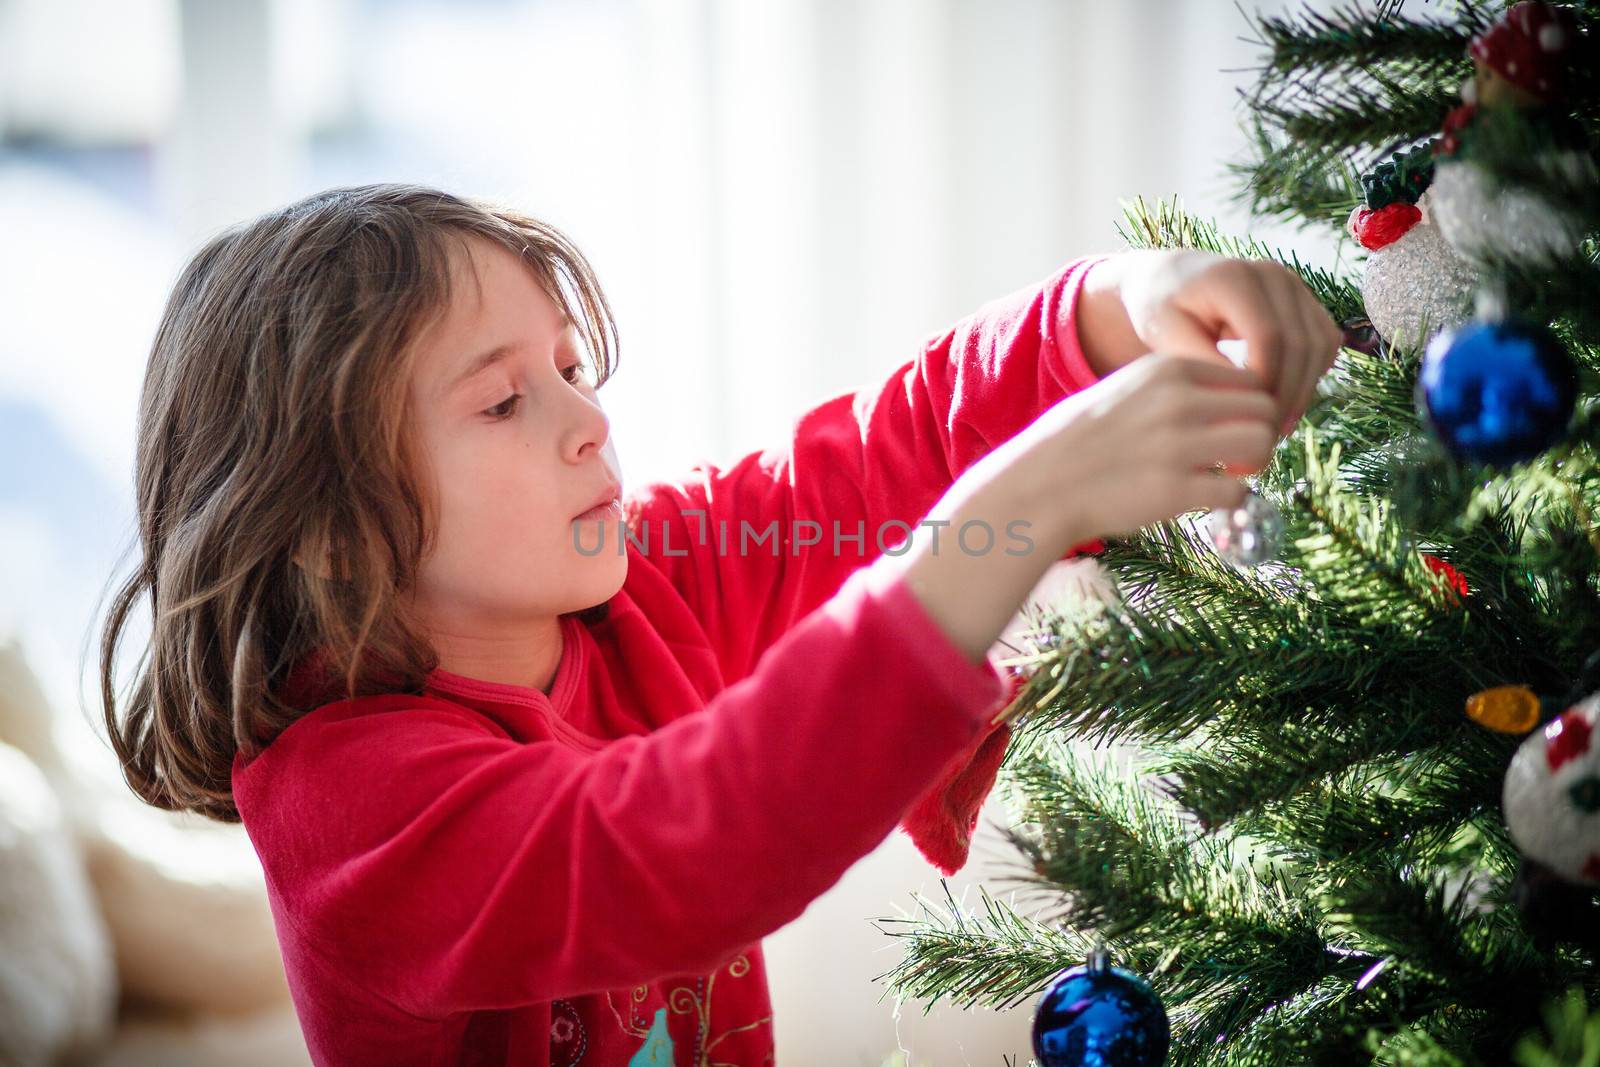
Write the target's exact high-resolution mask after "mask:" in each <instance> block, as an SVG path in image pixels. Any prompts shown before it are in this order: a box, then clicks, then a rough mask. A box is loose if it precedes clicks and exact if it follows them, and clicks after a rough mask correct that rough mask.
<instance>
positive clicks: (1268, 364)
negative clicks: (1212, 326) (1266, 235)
mask: <svg viewBox="0 0 1600 1067" xmlns="http://www.w3.org/2000/svg"><path fill="white" fill-rule="evenodd" d="M1201 278H1202V279H1203V282H1202V286H1203V288H1202V291H1201V292H1200V294H1198V295H1199V296H1200V298H1201V300H1202V301H1203V302H1204V304H1205V307H1204V308H1203V309H1200V310H1201V315H1202V316H1203V317H1205V318H1209V319H1213V320H1215V321H1216V322H1217V323H1218V324H1219V325H1220V326H1221V327H1222V329H1221V330H1220V331H1219V336H1222V337H1238V338H1242V339H1243V340H1244V342H1245V346H1246V356H1245V361H1246V365H1247V366H1248V367H1250V368H1251V369H1252V370H1254V371H1255V372H1256V373H1257V374H1258V375H1260V376H1261V381H1262V382H1263V383H1264V384H1265V385H1266V387H1267V389H1268V390H1270V391H1271V392H1273V393H1274V394H1278V395H1281V393H1279V389H1278V384H1279V382H1280V380H1281V378H1280V373H1281V370H1282V365H1283V354H1284V347H1285V344H1286V342H1287V340H1288V338H1287V331H1286V330H1285V328H1284V322H1283V319H1282V316H1281V313H1280V312H1279V310H1278V309H1277V307H1276V306H1275V304H1274V297H1273V295H1272V294H1270V293H1269V292H1268V291H1267V286H1266V284H1265V283H1264V282H1263V281H1262V279H1261V277H1260V273H1259V272H1258V271H1257V270H1256V269H1255V267H1254V266H1253V265H1252V264H1250V263H1246V262H1244V261H1242V260H1229V261H1228V262H1227V263H1225V264H1222V265H1220V266H1218V267H1217V268H1216V269H1215V270H1212V271H1208V272H1207V273H1206V274H1204V275H1202V276H1201Z"/></svg>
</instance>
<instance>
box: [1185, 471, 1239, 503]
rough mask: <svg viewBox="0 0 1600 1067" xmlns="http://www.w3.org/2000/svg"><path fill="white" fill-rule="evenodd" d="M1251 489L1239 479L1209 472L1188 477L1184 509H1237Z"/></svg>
mask: <svg viewBox="0 0 1600 1067" xmlns="http://www.w3.org/2000/svg"><path fill="white" fill-rule="evenodd" d="M1249 492H1250V488H1249V486H1247V485H1245V484H1244V482H1242V481H1240V480H1239V479H1237V478H1231V477H1229V476H1228V475H1226V474H1217V473H1215V472H1213V471H1208V472H1206V473H1204V474H1191V475H1188V476H1187V477H1186V478H1185V480H1184V484H1183V501H1184V503H1183V507H1184V510H1186V511H1193V510H1194V509H1196V508H1204V509H1205V510H1207V511H1214V510H1216V509H1217V508H1229V509H1232V508H1236V507H1238V506H1239V505H1241V504H1243V503H1244V499H1245V497H1246V496H1247V495H1248V494H1249Z"/></svg>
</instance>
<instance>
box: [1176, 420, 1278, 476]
mask: <svg viewBox="0 0 1600 1067" xmlns="http://www.w3.org/2000/svg"><path fill="white" fill-rule="evenodd" d="M1272 427H1273V423H1270V422H1261V421H1258V420H1254V419H1251V420H1241V419H1228V420H1226V421H1223V422H1218V423H1214V424H1212V425H1210V426H1207V427H1205V428H1203V429H1200V430H1198V431H1196V432H1195V433H1194V434H1193V436H1192V437H1191V438H1190V440H1191V441H1192V442H1193V456H1194V464H1195V466H1194V469H1195V470H1196V471H1209V470H1211V469H1212V468H1214V467H1215V466H1216V465H1217V464H1218V463H1220V464H1222V465H1223V468H1224V470H1226V471H1227V473H1229V474H1235V475H1237V474H1255V473H1257V472H1259V471H1260V470H1261V469H1262V468H1264V467H1265V466H1266V465H1267V463H1268V461H1270V460H1271V459H1272V449H1273V446H1274V445H1276V444H1277V443H1278V435H1277V434H1276V433H1274V432H1273V430H1272Z"/></svg>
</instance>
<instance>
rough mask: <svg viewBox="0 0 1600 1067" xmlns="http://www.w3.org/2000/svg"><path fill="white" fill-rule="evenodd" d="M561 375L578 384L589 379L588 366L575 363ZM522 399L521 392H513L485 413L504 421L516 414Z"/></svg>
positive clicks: (497, 420)
mask: <svg viewBox="0 0 1600 1067" xmlns="http://www.w3.org/2000/svg"><path fill="white" fill-rule="evenodd" d="M561 376H562V377H563V378H565V379H566V380H567V381H568V382H571V383H572V384H573V385H577V384H578V382H579V381H580V380H582V381H587V380H588V377H589V374H588V368H586V367H585V366H584V365H583V364H582V363H574V364H573V365H572V366H570V367H568V368H567V369H566V370H564V371H562V372H561ZM521 399H522V394H521V393H512V394H511V395H510V396H508V397H506V398H505V399H504V400H502V401H500V403H498V404H496V405H495V406H494V407H492V408H489V409H488V410H486V411H485V412H484V414H485V415H487V416H489V417H490V418H491V419H493V420H495V421H496V422H504V421H505V420H506V419H509V418H510V417H511V416H512V415H515V414H516V412H517V401H519V400H521Z"/></svg>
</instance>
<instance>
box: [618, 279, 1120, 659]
mask: <svg viewBox="0 0 1600 1067" xmlns="http://www.w3.org/2000/svg"><path fill="white" fill-rule="evenodd" d="M1102 258H1105V257H1085V258H1082V259H1078V260H1075V261H1073V262H1071V263H1069V264H1067V265H1066V266H1064V267H1063V268H1061V269H1060V270H1058V271H1056V272H1055V273H1054V274H1052V275H1051V276H1050V277H1048V278H1047V279H1045V280H1044V281H1043V282H1042V283H1038V284H1035V285H1031V286H1028V287H1025V288H1023V289H1020V290H1018V291H1016V292H1013V293H1011V294H1009V295H1007V296H1003V297H999V298H997V299H995V300H991V301H989V302H988V303H986V304H984V305H983V306H981V307H980V308H978V310H976V311H975V312H973V313H972V314H970V315H968V316H966V317H965V318H963V319H961V320H960V321H959V322H957V323H956V324H955V325H954V326H953V327H951V328H950V329H949V330H947V331H945V332H944V333H943V334H940V335H938V336H936V337H933V338H930V339H929V341H928V342H927V344H926V345H925V346H924V347H923V350H922V351H921V352H920V353H918V355H917V356H916V357H915V358H914V359H912V360H909V361H907V362H906V363H904V364H902V365H901V366H900V367H898V368H897V369H896V370H895V371H894V372H893V373H892V374H890V375H889V376H888V378H887V379H886V380H884V381H882V382H881V383H879V384H877V385H875V386H872V387H869V388H866V389H862V390H860V391H857V392H849V393H843V394H840V395H838V396H835V397H833V398H832V399H829V400H826V401H824V402H823V403H822V404H820V405H818V406H817V407H815V408H813V409H811V410H810V411H808V412H806V413H805V414H803V415H802V416H801V417H800V418H799V420H798V421H797V423H796V424H795V426H794V428H793V430H792V432H791V434H790V435H789V439H788V440H787V441H786V442H785V446H784V447H782V448H776V449H769V450H766V451H759V452H753V453H750V454H748V455H746V456H744V457H743V458H741V459H739V460H738V461H737V462H735V463H734V464H733V465H731V466H728V467H719V466H717V465H715V464H713V463H710V462H703V463H700V464H697V465H696V466H695V467H693V468H692V469H691V470H690V472H689V473H688V474H687V475H685V476H683V477H682V478H679V479H675V480H667V481H659V482H654V483H650V484H646V485H643V486H641V487H638V488H637V489H633V490H627V491H626V495H625V498H624V514H625V515H626V516H627V522H628V526H629V528H630V530H631V531H632V533H633V536H634V538H635V539H636V540H637V541H638V542H640V543H642V545H643V547H642V548H641V549H636V550H635V555H643V556H645V557H647V558H648V559H649V560H650V561H651V563H652V564H653V565H654V566H656V567H658V568H660V569H661V570H662V572H663V573H664V574H665V575H666V576H667V577H668V579H669V580H670V581H671V582H672V584H673V585H674V587H676V588H677V589H678V591H679V592H680V594H681V595H682V596H683V597H684V599H685V600H686V601H687V602H688V604H689V605H690V607H691V608H693V609H694V611H695V614H696V615H697V617H698V618H699V619H700V620H701V623H702V625H703V626H704V627H705V629H706V633H707V635H708V636H709V638H710V640H711V643H712V647H713V648H714V649H715V650H716V653H717V656H718V659H719V661H720V663H721V666H722V671H723V676H724V678H725V679H726V680H727V681H728V682H733V681H736V680H737V679H739V678H742V677H744V676H745V675H746V674H747V673H748V672H749V671H750V670H751V669H752V668H753V667H754V666H755V663H756V661H757V660H758V659H759V658H760V656H761V654H762V653H763V652H764V651H765V650H766V649H768V648H769V647H771V646H772V644H773V643H774V642H775V641H777V640H778V639H779V638H780V637H781V636H782V635H783V634H784V633H785V632H787V631H788V630H789V628H790V627H792V626H793V625H794V624H795V622H796V620H798V619H799V618H801V617H802V616H804V615H805V614H806V613H807V612H809V611H811V610H812V609H814V608H815V607H817V606H818V605H819V604H821V603H822V602H823V601H825V600H827V599H828V597H830V596H832V595H833V593H834V592H835V591H836V590H837V589H838V588H839V586H840V584H841V583H842V582H843V581H844V579H845V578H846V577H847V576H848V575H849V573H850V572H851V571H852V570H854V569H855V568H858V567H861V566H863V565H865V564H867V563H869V562H871V561H872V560H873V559H874V558H876V557H877V556H878V555H879V554H880V553H881V552H882V551H883V548H888V549H894V548H895V546H896V543H897V542H900V541H902V540H904V538H905V534H906V531H907V530H908V528H910V527H914V526H916V524H917V523H919V522H920V521H921V520H922V519H923V518H924V517H926V516H927V515H928V512H929V510H930V509H931V508H932V507H933V505H934V504H935V503H936V502H937V501H938V500H939V498H940V496H941V495H942V494H943V493H944V492H945V491H946V490H947V489H949V488H950V486H951V484H952V483H953V482H954V481H955V480H956V478H957V477H958V476H959V475H960V474H961V473H962V471H964V470H965V469H966V468H967V467H969V466H970V465H971V464H972V463H973V462H974V461H976V460H978V459H980V458H981V457H983V456H984V455H985V454H986V453H987V452H989V451H990V450H991V449H993V448H994V447H995V446H997V445H999V444H1001V443H1002V442H1004V441H1006V440H1008V439H1009V438H1010V437H1012V436H1013V435H1014V434H1015V433H1017V431H1019V430H1021V429H1022V428H1023V427H1024V426H1026V425H1027V424H1028V423H1030V422H1031V421H1033V420H1034V419H1035V418H1036V417H1038V416H1039V415H1040V414H1041V413H1042V412H1044V411H1045V410H1046V409H1048V408H1049V407H1051V406H1052V405H1053V404H1055V403H1056V402H1057V401H1059V400H1060V399H1062V398H1063V397H1065V396H1067V395H1068V394H1071V393H1074V392H1076V391H1078V390H1080V389H1083V388H1085V387H1087V386H1089V385H1091V384H1093V383H1094V382H1095V381H1097V380H1099V378H1100V374H1099V373H1097V372H1096V370H1095V369H1094V367H1092V366H1091V365H1090V363H1089V361H1088V360H1087V359H1086V358H1085V355H1084V350H1083V348H1082V347H1081V345H1080V343H1079V338H1078V323H1077V311H1078V297H1079V294H1080V292H1081V290H1082V289H1083V285H1084V280H1085V277H1086V276H1087V274H1088V272H1089V269H1090V267H1092V266H1093V265H1094V264H1095V263H1097V262H1099V260H1100V259H1102ZM1124 347H1125V346H1124ZM1118 351H1119V352H1120V349H1118ZM1108 358H1109V357H1108ZM1117 358H1118V359H1121V360H1122V361H1126V359H1127V358H1130V357H1128V356H1127V354H1126V353H1122V354H1121V355H1118V356H1117ZM1106 369H1107V371H1109V369H1110V368H1109V367H1107V368H1106ZM835 531H837V534H838V536H837V537H836V536H835ZM880 532H881V535H882V545H883V548H880V542H879V536H880ZM1023 533H1024V535H1025V534H1026V531H1023ZM858 534H859V537H858V536H857V535H858ZM993 534H994V542H993V544H992V545H991V546H990V547H989V548H988V551H990V552H1002V551H1004V550H1005V549H1006V548H1008V547H1011V548H1016V547H1018V546H1019V542H1018V541H1016V540H1015V539H1013V538H1011V537H1009V536H1008V532H1007V530H1006V529H1004V527H1003V526H1002V527H999V528H995V529H994V530H993ZM939 536H940V550H941V551H950V552H955V551H960V550H961V548H960V546H959V544H958V542H957V531H956V530H955V529H941V530H940V531H939ZM813 540H814V542H815V543H811V544H806V543H805V542H807V541H813ZM983 542H984V537H983V532H982V530H981V529H974V530H971V531H969V532H968V541H967V545H968V547H969V549H970V550H971V551H972V552H974V553H976V552H978V551H979V550H980V549H981V548H982V547H983ZM1076 547H1080V548H1081V547H1083V546H1076ZM1067 554H1068V555H1071V554H1073V553H1072V551H1071V550H1069V552H1068V553H1067Z"/></svg>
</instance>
